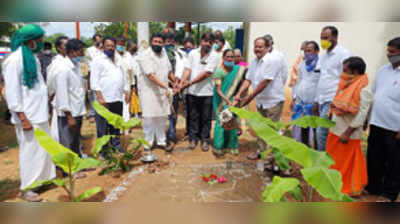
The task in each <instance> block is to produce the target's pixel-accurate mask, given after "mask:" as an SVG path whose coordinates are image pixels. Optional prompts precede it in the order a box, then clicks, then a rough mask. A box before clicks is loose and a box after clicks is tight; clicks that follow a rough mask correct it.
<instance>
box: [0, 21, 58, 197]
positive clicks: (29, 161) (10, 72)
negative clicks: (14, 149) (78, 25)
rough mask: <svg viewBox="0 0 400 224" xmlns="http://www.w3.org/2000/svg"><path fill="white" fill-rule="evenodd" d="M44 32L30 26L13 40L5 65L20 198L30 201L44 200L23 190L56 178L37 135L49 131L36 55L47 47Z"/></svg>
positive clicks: (45, 103)
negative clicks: (44, 41) (39, 130)
mask: <svg viewBox="0 0 400 224" xmlns="http://www.w3.org/2000/svg"><path fill="white" fill-rule="evenodd" d="M43 36H44V30H43V29H42V28H40V27H39V26H37V25H33V24H28V25H25V26H24V27H22V28H20V29H19V30H17V31H16V32H15V33H14V34H13V36H12V38H11V50H12V53H11V54H10V55H9V56H8V57H7V59H6V60H5V61H4V63H3V66H2V68H3V75H4V80H5V89H6V97H7V104H8V108H9V109H10V111H11V113H12V119H11V121H12V123H13V124H14V125H15V132H16V135H17V139H18V145H19V165H20V169H19V170H20V178H21V186H20V189H21V194H20V197H21V198H22V199H24V200H27V201H30V202H37V201H41V200H42V199H41V198H40V196H39V195H38V194H37V193H35V192H33V191H23V189H25V188H27V187H28V186H30V185H31V184H33V183H34V182H36V181H42V180H51V179H53V178H55V177H56V170H55V166H54V164H53V163H52V161H51V158H50V155H49V154H48V153H47V152H46V150H44V149H43V148H42V147H41V146H40V144H39V142H38V141H37V140H36V138H35V136H34V131H33V130H34V129H37V128H40V129H42V130H43V131H45V132H49V109H48V92H47V87H46V83H45V82H44V79H43V76H42V75H41V74H40V63H39V60H38V59H37V58H36V56H35V55H34V54H35V53H39V52H40V50H41V49H42V48H43V40H42V38H43Z"/></svg>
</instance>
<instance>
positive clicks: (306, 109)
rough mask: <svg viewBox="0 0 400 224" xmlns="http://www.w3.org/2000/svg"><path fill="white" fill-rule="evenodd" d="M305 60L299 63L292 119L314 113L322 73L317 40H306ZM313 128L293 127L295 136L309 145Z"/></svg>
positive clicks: (293, 93)
mask: <svg viewBox="0 0 400 224" xmlns="http://www.w3.org/2000/svg"><path fill="white" fill-rule="evenodd" d="M304 52H305V54H304V60H303V62H301V63H300V64H299V67H298V77H299V79H298V80H297V83H296V84H295V86H293V92H292V97H293V100H292V103H291V108H292V111H293V114H292V120H296V119H299V118H301V117H304V116H311V115H313V107H314V102H315V97H316V92H317V91H316V90H317V85H318V81H319V78H320V74H321V69H320V65H319V58H318V54H319V46H318V44H317V43H316V42H315V41H309V42H305V44H304ZM312 131H313V129H312V128H310V129H308V128H301V127H297V126H295V127H293V137H294V138H295V139H297V140H298V141H299V142H302V143H304V144H306V145H308V146H311V144H312V139H313V138H312V136H313V132H312Z"/></svg>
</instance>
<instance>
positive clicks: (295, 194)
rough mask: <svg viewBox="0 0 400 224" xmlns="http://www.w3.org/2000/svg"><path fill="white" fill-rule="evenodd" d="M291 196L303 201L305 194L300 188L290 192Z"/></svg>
mask: <svg viewBox="0 0 400 224" xmlns="http://www.w3.org/2000/svg"><path fill="white" fill-rule="evenodd" d="M289 193H290V195H292V197H293V198H294V199H296V200H297V201H303V192H302V191H301V189H300V187H296V188H295V189H293V190H291V191H289Z"/></svg>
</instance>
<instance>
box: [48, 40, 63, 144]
mask: <svg viewBox="0 0 400 224" xmlns="http://www.w3.org/2000/svg"><path fill="white" fill-rule="evenodd" d="M67 42H68V37H66V36H61V37H58V38H57V39H56V42H55V45H56V50H57V53H58V54H57V55H56V56H55V57H54V58H53V61H52V62H51V64H50V65H49V67H47V88H48V91H49V96H50V103H51V105H52V106H53V113H52V114H53V115H52V119H51V137H52V138H53V139H54V140H56V141H57V142H58V141H59V135H58V134H59V133H58V121H57V106H56V101H55V100H54V97H55V93H56V80H57V79H56V78H57V74H58V72H57V69H58V68H59V67H60V66H61V65H63V64H64V61H65V60H66V59H67Z"/></svg>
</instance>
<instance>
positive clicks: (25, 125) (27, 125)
mask: <svg viewBox="0 0 400 224" xmlns="http://www.w3.org/2000/svg"><path fill="white" fill-rule="evenodd" d="M21 124H22V129H23V130H24V131H32V130H33V126H32V124H31V122H30V121H29V120H28V119H23V120H21Z"/></svg>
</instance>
